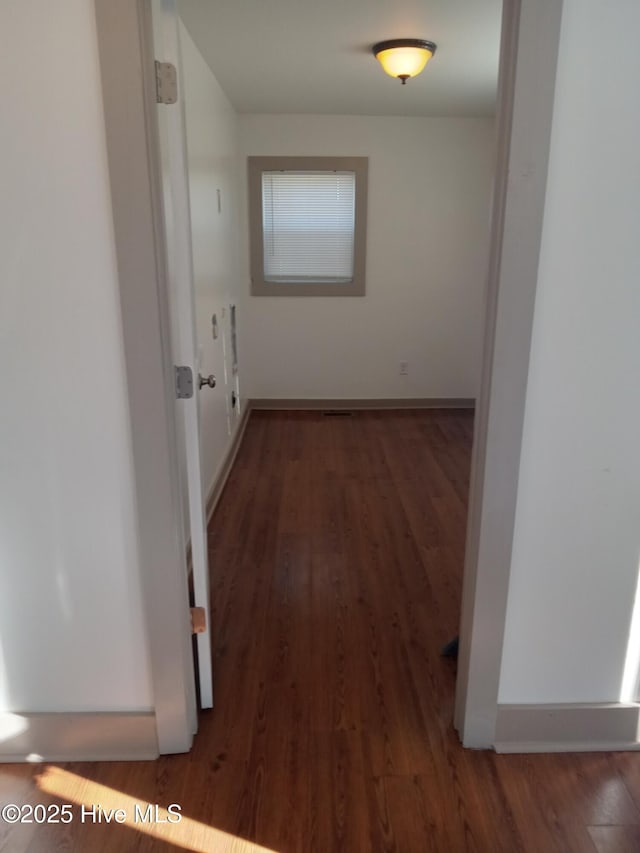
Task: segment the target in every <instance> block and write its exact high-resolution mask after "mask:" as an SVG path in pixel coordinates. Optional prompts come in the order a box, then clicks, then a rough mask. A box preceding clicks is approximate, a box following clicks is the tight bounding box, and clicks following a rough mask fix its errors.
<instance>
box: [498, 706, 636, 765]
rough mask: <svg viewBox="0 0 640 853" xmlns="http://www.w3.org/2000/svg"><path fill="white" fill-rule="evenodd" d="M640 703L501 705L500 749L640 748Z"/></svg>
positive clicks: (587, 749)
mask: <svg viewBox="0 0 640 853" xmlns="http://www.w3.org/2000/svg"><path fill="white" fill-rule="evenodd" d="M639 727H640V704H638V703H628V704H627V703H625V704H623V703H602V704H595V703H594V704H575V705H572V704H567V705H499V706H498V717H497V721H496V734H495V743H494V748H495V750H496V752H505V753H506V752H510V753H513V752H599V751H609V750H611V751H629V750H632V751H637V750H640V743H639V740H640V732H639Z"/></svg>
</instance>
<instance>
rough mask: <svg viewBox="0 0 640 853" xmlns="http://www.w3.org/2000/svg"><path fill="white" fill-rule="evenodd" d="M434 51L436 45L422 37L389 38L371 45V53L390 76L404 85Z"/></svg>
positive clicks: (417, 72)
mask: <svg viewBox="0 0 640 853" xmlns="http://www.w3.org/2000/svg"><path fill="white" fill-rule="evenodd" d="M435 52H436V45H435V44H434V43H433V42H432V41H424V39H391V40H389V41H381V42H378V44H374V46H373V55H374V56H375V58H376V59H377V60H378V62H379V63H380V64H381V65H382V67H383V68H384V70H385V71H386V72H387V74H389V75H390V76H391V77H398V78H399V79H400V80H402V85H404V84H405V83H406V82H407V80H408V79H409V78H410V77H415V76H416V75H418V74H420V72H421V71H422V70H423V68H424V67H425V65H426V64H427V62H428V61H429V60H430V59H431V57H432V56H433V54H434V53H435Z"/></svg>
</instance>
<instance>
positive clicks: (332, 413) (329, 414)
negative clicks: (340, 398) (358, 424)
mask: <svg viewBox="0 0 640 853" xmlns="http://www.w3.org/2000/svg"><path fill="white" fill-rule="evenodd" d="M322 415H323V417H325V418H352V417H353V412H349V411H347V409H327V411H326V412H323V413H322Z"/></svg>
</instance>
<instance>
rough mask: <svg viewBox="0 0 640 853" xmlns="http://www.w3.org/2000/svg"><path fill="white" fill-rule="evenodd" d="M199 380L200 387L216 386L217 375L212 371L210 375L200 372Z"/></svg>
mask: <svg viewBox="0 0 640 853" xmlns="http://www.w3.org/2000/svg"><path fill="white" fill-rule="evenodd" d="M198 381H199V383H200V388H203V387H204V386H205V385H208V386H209V388H215V387H216V377H215V376H214V375H213V373H210V374H209V375H208V376H203V375H202V374H201V373H199V374H198Z"/></svg>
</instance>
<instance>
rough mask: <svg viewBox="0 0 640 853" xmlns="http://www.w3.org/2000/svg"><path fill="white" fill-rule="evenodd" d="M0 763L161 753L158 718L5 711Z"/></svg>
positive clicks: (117, 758) (124, 757)
mask: <svg viewBox="0 0 640 853" xmlns="http://www.w3.org/2000/svg"><path fill="white" fill-rule="evenodd" d="M2 718H5V719H4V721H3V722H4V725H5V727H6V726H7V724H8V723H11V724H14V725H12V726H11V727H12V728H14V729H15V731H14V732H13V734H12V733H11V731H10V730H9V731H7V732H6V735H5V736H3V734H2V730H1V729H0V762H2V763H6V762H16V761H30V762H35V761H142V760H150V759H155V758H158V755H159V754H160V753H159V750H158V738H157V734H156V718H155V715H154V714H153V712H151V711H144V712H140V713H125V712H122V713H121V712H112V713H101V712H97V713H91V712H88V713H40V714H34V713H14V714H2V715H0V720H2Z"/></svg>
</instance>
